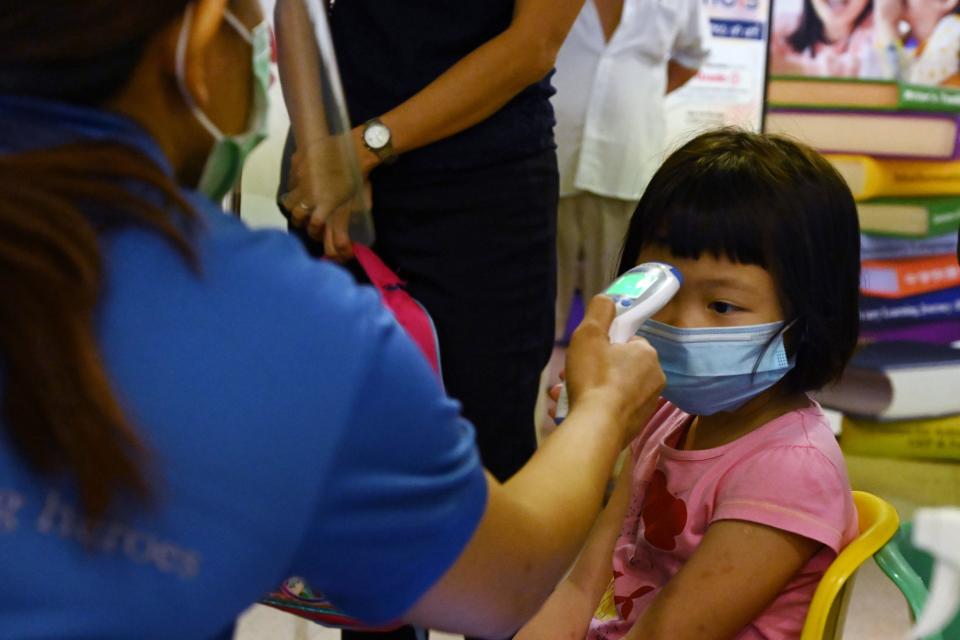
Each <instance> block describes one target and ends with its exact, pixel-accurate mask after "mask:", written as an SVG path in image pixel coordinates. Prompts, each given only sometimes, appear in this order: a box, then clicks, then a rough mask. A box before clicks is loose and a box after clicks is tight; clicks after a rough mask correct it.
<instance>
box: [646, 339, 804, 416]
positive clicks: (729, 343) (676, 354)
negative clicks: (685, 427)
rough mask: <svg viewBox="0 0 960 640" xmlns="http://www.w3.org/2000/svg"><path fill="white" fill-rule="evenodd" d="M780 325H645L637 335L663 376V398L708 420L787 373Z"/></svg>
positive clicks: (789, 362)
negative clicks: (648, 346)
mask: <svg viewBox="0 0 960 640" xmlns="http://www.w3.org/2000/svg"><path fill="white" fill-rule="evenodd" d="M788 328H789V326H785V325H784V323H783V322H773V323H770V324H758V325H750V326H745V327H704V328H693V329H679V328H677V327H673V326H670V325H668V324H663V323H662V322H655V321H653V320H648V321H647V322H646V323H645V324H644V325H643V326H641V327H640V330H639V331H638V332H637V335H638V336H641V337H643V338H646V339H647V341H649V342H650V344H651V345H652V346H653V348H654V349H656V350H657V355H658V356H659V357H660V366H661V367H662V368H663V372H664V374H666V376H667V388H666V389H665V390H664V392H663V396H664V397H665V398H666V399H667V400H669V401H670V402H672V403H673V404H675V405H676V406H678V407H680V409H682V410H683V411H685V412H687V413H690V414H693V415H698V416H709V415H713V414H715V413H719V412H721V411H734V410H736V409H739V408H740V407H742V406H743V405H744V404H745V403H746V402H747V401H748V400H750V399H751V398H755V397H756V396H758V395H760V394H761V393H763V392H764V391H766V390H767V389H769V388H770V387H772V386H773V385H775V384H776V383H778V382H779V381H780V380H782V379H783V377H784V376H785V375H787V373H788V372H789V371H790V370H791V369H792V368H793V366H794V364H795V362H794V360H793V359H791V358H788V357H787V351H786V348H785V347H784V344H783V335H784V333H786V330H787V329H788Z"/></svg>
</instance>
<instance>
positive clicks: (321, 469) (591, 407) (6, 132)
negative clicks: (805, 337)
mask: <svg viewBox="0 0 960 640" xmlns="http://www.w3.org/2000/svg"><path fill="white" fill-rule="evenodd" d="M262 22H263V16H262V15H261V14H260V9H259V3H258V2H257V1H256V0H231V1H229V2H228V1H227V0H195V1H194V2H187V1H186V0H152V1H151V2H143V3H136V5H135V6H134V5H133V4H131V3H130V2H128V1H127V0H84V1H83V2H67V3H64V2H54V1H52V0H31V1H30V2H16V3H7V6H5V7H4V12H3V15H2V16H0V398H2V404H0V408H2V414H0V584H3V585H4V588H3V589H2V590H0V635H3V637H4V638H27V637H29V638H37V637H56V638H81V637H83V638H91V637H96V638H129V637H137V638H202V637H216V636H218V635H222V634H223V633H224V632H227V631H228V630H229V629H230V627H231V626H232V622H233V620H234V619H235V617H236V616H237V614H238V613H239V612H240V611H241V610H242V609H243V608H244V607H246V606H247V605H248V604H250V603H251V602H254V601H256V600H257V599H258V598H259V597H260V596H261V595H262V594H264V593H265V592H267V591H268V590H270V589H272V588H273V587H275V586H276V585H277V584H278V583H279V582H280V581H281V580H283V579H284V578H285V577H287V576H289V575H291V574H298V575H301V576H303V577H305V578H306V579H307V580H308V582H310V583H311V584H312V586H313V587H314V588H315V589H317V590H320V591H323V592H324V593H325V594H326V595H327V596H328V597H329V598H330V599H331V600H332V601H333V602H334V603H336V604H337V605H339V606H340V607H341V608H343V609H344V610H345V611H346V612H348V613H351V614H354V615H357V616H360V617H362V618H364V619H366V620H368V621H370V622H373V623H377V622H383V621H389V620H397V619H403V620H408V621H411V622H414V623H417V624H420V625H424V626H427V625H429V626H435V627H442V628H448V629H451V630H457V631H461V632H466V633H469V634H473V635H486V636H499V635H505V634H507V633H509V632H510V631H511V630H512V629H514V628H515V627H517V626H518V625H519V624H520V623H522V622H523V621H524V619H525V618H526V617H528V616H529V615H531V614H532V613H533V612H534V611H535V610H536V609H537V607H538V606H539V604H540V603H541V602H542V600H543V599H544V598H545V597H546V595H547V594H548V593H549V592H550V590H551V589H552V587H553V585H554V584H555V583H556V582H557V580H558V579H559V578H560V576H561V575H562V573H563V571H564V570H565V569H566V568H567V567H568V566H569V564H570V562H571V560H572V559H573V555H574V554H575V553H576V551H577V550H578V549H579V548H580V545H581V543H582V541H583V540H584V538H585V536H586V534H587V532H588V530H589V528H590V526H591V523H592V521H593V518H594V517H595V515H596V513H597V511H598V509H599V507H600V503H601V500H602V495H603V489H604V486H605V484H606V481H607V478H608V477H609V473H610V468H611V467H612V465H613V462H614V459H615V458H616V456H617V453H618V452H619V450H620V449H621V447H622V445H623V444H624V443H625V442H627V441H628V440H629V438H631V436H632V434H633V432H634V431H635V430H636V429H638V428H639V427H640V426H641V425H642V424H643V422H644V421H645V420H646V417H647V416H648V415H649V413H650V410H651V408H652V403H653V402H654V398H655V397H656V395H657V392H658V390H659V388H660V386H661V385H662V383H663V377H662V374H661V372H660V371H659V368H658V367H657V364H656V357H655V354H654V353H653V351H652V350H651V349H650V347H649V346H648V345H647V344H646V343H644V342H636V343H633V344H630V345H620V346H611V345H610V344H609V343H608V341H607V340H606V329H607V326H608V324H609V322H610V320H611V319H612V316H613V309H612V306H611V305H610V304H609V303H607V302H605V301H602V300H598V301H595V302H594V303H593V304H592V306H591V308H590V310H589V312H588V315H587V319H586V321H585V323H584V326H583V328H582V329H581V330H580V331H579V333H578V335H577V337H576V339H575V341H574V344H573V345H572V347H571V352H570V356H569V358H570V360H569V362H570V372H569V376H568V380H569V386H570V390H571V394H572V398H573V402H574V404H573V410H572V412H571V414H570V416H569V418H568V419H567V421H566V422H565V424H564V427H563V428H562V429H560V430H559V432H558V433H557V434H556V435H555V436H553V437H551V438H550V440H549V441H548V442H547V443H546V445H545V446H544V447H543V448H542V449H541V451H540V452H538V453H537V454H536V456H534V458H533V459H532V460H531V461H530V462H529V463H528V464H527V465H526V466H525V467H524V468H523V469H522V470H521V471H520V472H519V473H518V474H517V475H516V476H514V477H513V478H512V479H511V480H509V481H508V482H507V483H505V484H500V483H498V482H497V481H496V480H494V479H493V478H492V477H491V476H490V475H489V474H487V473H485V472H484V470H483V468H482V467H481V465H480V462H479V459H478V456H477V453H476V448H475V444H474V435H473V429H472V427H471V426H470V424H469V423H467V422H466V421H464V420H463V419H462V418H461V417H460V415H459V407H458V405H457V404H456V403H455V402H453V401H451V400H448V399H446V398H445V397H444V395H443V393H442V390H441V389H440V387H439V384H438V383H437V381H436V380H435V378H434V376H433V374H432V372H431V371H430V370H429V368H428V366H427V364H426V363H425V361H424V360H423V358H422V357H421V356H420V354H419V353H418V352H417V351H416V347H414V346H413V345H412V343H411V342H410V341H409V340H408V339H407V338H406V337H405V336H404V335H403V334H402V332H401V330H400V329H399V328H398V327H397V325H396V324H395V323H394V322H393V320H392V319H391V318H390V316H389V315H388V314H387V313H386V312H385V311H384V310H383V309H382V308H381V307H380V305H379V303H378V300H377V297H376V294H375V293H373V292H372V291H370V290H367V289H363V288H358V287H356V286H354V285H353V284H352V283H351V281H350V279H349V277H348V276H347V275H345V273H343V272H342V271H341V270H340V269H339V268H338V267H335V266H331V265H328V264H321V263H317V262H314V261H312V260H310V259H308V258H307V256H306V255H305V254H304V253H303V252H302V251H301V250H300V249H299V248H298V246H297V243H295V242H294V241H292V240H290V239H288V237H286V236H285V235H281V234H279V233H273V232H253V231H250V230H248V229H247V228H245V227H244V226H243V225H242V224H241V223H239V222H238V221H236V220H234V219H232V218H229V217H227V216H224V215H223V214H221V213H220V212H219V211H218V209H217V208H216V207H215V205H214V204H213V202H212V201H211V199H210V197H214V198H216V197H218V196H220V195H222V193H223V192H224V190H225V189H226V188H229V186H230V185H231V184H232V182H233V180H234V179H235V177H236V173H237V169H238V168H239V166H241V164H242V159H243V157H244V156H245V154H246V153H247V152H249V150H250V149H252V148H253V146H255V144H256V141H257V139H258V138H259V129H260V128H261V126H262V124H263V118H262V113H263V106H264V100H265V84H264V83H265V82H266V81H267V79H266V78H265V77H264V75H263V62H264V56H265V55H266V47H267V43H268V41H269V33H268V32H267V31H266V29H265V27H264V26H263V24H262ZM491 401H492V402H495V401H496V399H495V398H492V399H491ZM318 416H319V417H318Z"/></svg>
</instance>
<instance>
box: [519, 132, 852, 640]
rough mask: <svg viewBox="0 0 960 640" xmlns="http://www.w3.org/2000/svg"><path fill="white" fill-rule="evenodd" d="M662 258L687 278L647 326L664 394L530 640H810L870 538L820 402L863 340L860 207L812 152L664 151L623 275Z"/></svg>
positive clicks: (759, 139)
mask: <svg viewBox="0 0 960 640" xmlns="http://www.w3.org/2000/svg"><path fill="white" fill-rule="evenodd" d="M651 260H657V261H665V262H669V263H671V264H673V265H674V266H676V267H677V268H678V269H679V270H680V271H681V273H682V274H683V278H684V280H683V286H682V287H681V289H680V291H679V292H678V294H677V295H676V297H675V298H674V299H673V300H672V301H671V302H670V303H669V304H668V305H667V306H666V307H665V308H664V309H663V310H662V311H661V312H660V313H659V314H657V315H656V316H655V317H654V319H653V321H651V322H648V323H647V324H646V325H645V326H644V327H643V329H642V330H641V332H640V335H642V336H643V337H645V338H646V339H647V340H649V341H650V342H651V344H652V345H653V346H654V347H655V348H656V349H657V352H658V354H659V356H660V363H661V366H662V367H663V370H664V372H665V373H666V376H667V388H666V390H665V392H664V394H663V395H664V398H665V399H664V400H663V401H662V404H661V405H660V406H659V408H658V409H657V411H656V412H655V414H654V415H653V417H652V418H651V419H650V421H649V423H648V425H647V427H646V429H645V430H644V431H643V432H642V434H641V435H640V436H639V437H638V438H637V439H636V440H635V441H634V442H633V443H632V445H631V447H630V451H631V453H632V464H626V465H624V471H623V473H622V474H621V476H620V481H619V482H618V484H617V488H616V490H615V492H614V495H613V497H612V498H611V500H610V503H609V504H608V506H607V509H606V510H605V511H604V512H603V514H602V515H601V516H600V518H599V519H598V521H597V523H596V525H595V528H594V531H593V533H592V534H591V537H590V539H589V540H588V542H587V544H586V546H585V547H584V549H583V550H582V551H581V555H580V558H579V559H578V561H577V564H576V565H575V567H574V568H573V570H572V571H571V573H570V574H569V575H568V577H567V578H566V579H565V581H564V582H562V583H561V584H560V585H559V586H558V588H557V589H556V591H555V592H554V594H553V595H552V596H551V597H550V599H549V600H548V601H547V603H546V604H545V605H544V607H543V609H541V611H540V613H538V614H537V616H536V617H535V618H534V619H533V620H532V621H531V622H530V623H528V625H527V626H526V627H524V629H523V630H522V631H521V633H520V635H519V636H518V638H519V639H522V640H556V639H557V638H578V639H579V638H583V637H584V636H586V637H587V638H589V639H590V640H604V639H610V640H613V639H619V638H627V639H638V638H669V639H670V640H683V639H685V638H697V639H704V638H730V637H736V638H796V637H799V635H800V630H801V627H802V625H803V621H804V618H805V616H806V613H807V608H808V606H809V603H810V600H811V598H812V596H813V592H814V590H815V589H816V587H817V584H818V582H819V580H820V578H821V577H822V575H823V572H824V570H825V569H826V568H827V566H828V565H829V564H830V562H831V561H832V560H833V559H834V558H835V557H836V555H837V553H838V552H839V551H840V550H841V549H842V548H843V547H844V546H845V545H846V544H847V543H849V542H850V541H851V540H852V539H853V538H854V537H856V535H857V519H856V513H855V510H854V506H853V502H852V499H851V493H850V484H849V481H848V479H847V473H846V470H845V467H844V461H843V457H842V455H841V453H840V449H839V447H838V446H837V443H836V440H835V438H834V436H833V433H832V431H831V429H830V426H829V425H828V423H827V420H826V418H825V417H824V415H823V413H822V412H821V410H820V407H819V406H818V405H817V404H816V403H815V402H813V401H812V400H810V398H809V397H808V396H807V394H808V392H810V391H813V390H816V389H819V388H820V387H822V386H823V385H825V384H826V383H828V382H830V381H831V380H833V379H834V378H836V377H837V376H838V375H839V374H840V373H841V371H842V370H843V368H844V366H845V364H846V362H847V359H848V358H849V356H850V355H851V353H852V351H853V349H854V345H855V343H856V340H857V330H858V314H857V294H858V279H859V234H858V223H857V214H856V208H855V205H854V202H853V198H852V197H851V195H850V191H849V189H848V188H847V186H846V185H845V184H844V182H843V180H842V178H841V177H840V176H839V175H838V174H837V172H836V171H834V169H833V168H832V167H831V166H830V165H829V164H828V163H827V162H826V161H825V160H824V159H823V158H821V157H820V156H819V155H817V154H816V153H815V152H814V151H812V150H810V149H809V148H807V147H805V146H803V145H801V144H798V143H796V142H792V141H790V140H787V139H784V138H779V137H775V136H763V135H758V134H752V133H747V132H743V131H736V130H721V131H716V132H712V133H707V134H704V135H701V136H700V137H698V138H696V139H694V140H693V141H691V142H689V143H687V144H686V145H685V146H684V147H682V148H681V149H680V150H678V151H677V152H675V153H674V154H673V155H671V156H670V157H669V158H668V159H667V161H666V162H665V163H664V165H663V166H662V167H661V168H660V169H659V171H658V172H657V174H656V175H655V176H654V178H653V180H652V182H651V183H650V186H649V187H648V189H647V191H646V193H645V194H644V196H643V199H642V200H641V201H640V204H639V205H638V207H637V210H636V212H635V213H634V216H633V219H632V221H631V223H630V228H629V231H628V233H627V237H626V242H625V246H624V250H623V255H622V259H621V264H620V271H621V272H623V271H626V270H627V269H629V268H630V267H632V266H633V265H635V264H638V263H642V262H647V261H651ZM611 556H612V558H613V560H612V562H611ZM611 576H612V580H611ZM608 587H609V589H608ZM605 590H607V593H606V595H605V596H604V593H605ZM602 596H604V597H602ZM598 603H599V606H598ZM591 616H593V619H592V621H591Z"/></svg>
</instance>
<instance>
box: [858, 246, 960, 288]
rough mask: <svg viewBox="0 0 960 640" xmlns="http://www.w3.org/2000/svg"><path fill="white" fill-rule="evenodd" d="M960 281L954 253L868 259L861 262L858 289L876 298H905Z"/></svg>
mask: <svg viewBox="0 0 960 640" xmlns="http://www.w3.org/2000/svg"><path fill="white" fill-rule="evenodd" d="M958 285H960V265H958V264H957V256H955V255H946V256H934V257H928V258H914V259H910V260H867V261H865V262H863V263H862V265H861V281H860V289H861V291H862V293H863V294H864V295H868V296H876V297H879V298H905V297H908V296H914V295H920V294H924V293H928V292H931V291H939V290H941V289H947V288H949V287H955V286H958Z"/></svg>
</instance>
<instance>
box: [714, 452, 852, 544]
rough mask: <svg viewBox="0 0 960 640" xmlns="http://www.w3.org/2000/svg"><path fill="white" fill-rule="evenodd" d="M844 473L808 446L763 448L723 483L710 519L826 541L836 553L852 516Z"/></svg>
mask: <svg viewBox="0 0 960 640" xmlns="http://www.w3.org/2000/svg"><path fill="white" fill-rule="evenodd" d="M852 504H853V503H852V499H851V494H850V486H849V484H848V483H847V480H846V477H845V475H844V474H842V473H841V472H840V471H839V470H838V469H837V468H836V467H835V466H834V464H833V463H832V462H831V461H830V460H829V459H828V458H827V456H825V455H824V454H823V453H822V452H820V451H818V450H817V449H816V448H814V447H809V446H781V447H775V448H772V449H768V450H765V451H761V452H759V453H756V454H753V455H752V456H750V457H748V458H745V459H744V460H742V461H740V462H739V463H738V464H736V465H735V466H733V467H732V468H731V469H730V470H729V471H728V472H727V474H726V476H725V477H724V478H723V479H722V480H721V481H720V483H719V485H718V488H717V497H716V502H715V506H714V512H713V518H712V519H711V521H712V522H715V521H717V520H745V521H747V522H756V523H758V524H763V525H767V526H769V527H773V528H775V529H781V530H783V531H789V532H790V533H795V534H797V535H801V536H804V537H806V538H810V539H812V540H816V541H818V542H822V543H823V544H825V545H826V546H828V547H830V548H831V549H833V550H834V551H836V552H838V553H839V552H840V550H841V549H842V548H843V545H844V543H845V540H844V532H845V530H846V525H847V523H848V522H849V521H850V520H851V518H852V517H853V515H852V508H853V507H852Z"/></svg>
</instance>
